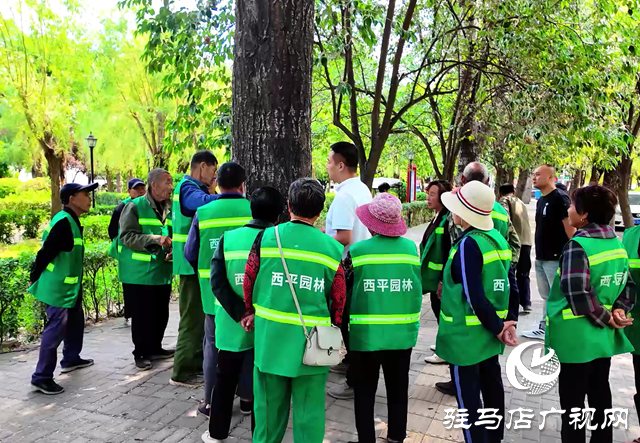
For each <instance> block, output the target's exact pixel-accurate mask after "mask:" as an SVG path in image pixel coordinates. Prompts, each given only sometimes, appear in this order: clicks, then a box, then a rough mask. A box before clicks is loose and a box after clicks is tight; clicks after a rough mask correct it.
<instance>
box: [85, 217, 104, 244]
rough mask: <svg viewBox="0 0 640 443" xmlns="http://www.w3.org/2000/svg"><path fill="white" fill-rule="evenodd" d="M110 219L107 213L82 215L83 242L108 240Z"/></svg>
mask: <svg viewBox="0 0 640 443" xmlns="http://www.w3.org/2000/svg"><path fill="white" fill-rule="evenodd" d="M110 220H111V217H110V216H108V215H89V216H87V217H83V219H82V222H81V223H82V226H83V227H84V232H83V234H82V235H83V237H84V241H85V243H96V242H100V241H109V221H110Z"/></svg>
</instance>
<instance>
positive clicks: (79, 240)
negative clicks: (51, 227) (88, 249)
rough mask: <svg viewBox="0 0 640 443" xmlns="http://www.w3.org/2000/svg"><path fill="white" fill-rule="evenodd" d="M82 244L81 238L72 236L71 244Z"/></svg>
mask: <svg viewBox="0 0 640 443" xmlns="http://www.w3.org/2000/svg"><path fill="white" fill-rule="evenodd" d="M83 244H84V242H83V241H82V239H81V238H74V239H73V246H82V245H83Z"/></svg>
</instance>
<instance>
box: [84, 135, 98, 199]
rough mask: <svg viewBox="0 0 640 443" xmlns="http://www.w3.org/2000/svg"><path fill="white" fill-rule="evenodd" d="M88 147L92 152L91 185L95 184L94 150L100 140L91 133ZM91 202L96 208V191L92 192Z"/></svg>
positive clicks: (88, 138)
mask: <svg viewBox="0 0 640 443" xmlns="http://www.w3.org/2000/svg"><path fill="white" fill-rule="evenodd" d="M86 140H87V146H88V147H89V151H90V152H91V183H93V180H94V176H93V148H95V147H96V143H98V139H97V138H95V137H94V136H93V134H92V133H91V132H89V137H87V138H86ZM91 202H92V204H93V207H94V208H95V207H96V191H95V190H94V191H91Z"/></svg>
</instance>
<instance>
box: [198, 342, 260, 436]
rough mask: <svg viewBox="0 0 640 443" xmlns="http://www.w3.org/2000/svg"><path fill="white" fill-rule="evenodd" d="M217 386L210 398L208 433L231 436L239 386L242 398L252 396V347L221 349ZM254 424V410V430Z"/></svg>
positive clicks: (253, 426) (250, 397)
mask: <svg viewBox="0 0 640 443" xmlns="http://www.w3.org/2000/svg"><path fill="white" fill-rule="evenodd" d="M215 386H216V387H215V389H214V390H213V395H212V399H211V414H210V417H211V419H210V420H209V435H210V436H211V437H213V438H215V439H217V440H224V439H225V438H227V437H228V436H229V427H230V426H231V412H232V411H233V399H234V398H235V395H236V389H237V390H238V391H239V392H238V393H239V395H240V398H242V399H245V400H249V399H253V349H249V350H247V351H243V352H230V351H218V370H217V374H216V385H215ZM243 391H244V392H243ZM254 428H255V417H254V415H253V411H251V430H252V431H253V429H254Z"/></svg>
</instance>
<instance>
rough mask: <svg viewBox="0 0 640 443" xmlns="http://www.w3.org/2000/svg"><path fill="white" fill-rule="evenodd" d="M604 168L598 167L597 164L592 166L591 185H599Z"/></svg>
mask: <svg viewBox="0 0 640 443" xmlns="http://www.w3.org/2000/svg"><path fill="white" fill-rule="evenodd" d="M602 174H603V170H602V169H600V168H598V167H597V166H595V165H594V166H592V167H591V178H590V179H589V185H591V186H593V185H597V184H598V183H600V177H602Z"/></svg>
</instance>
